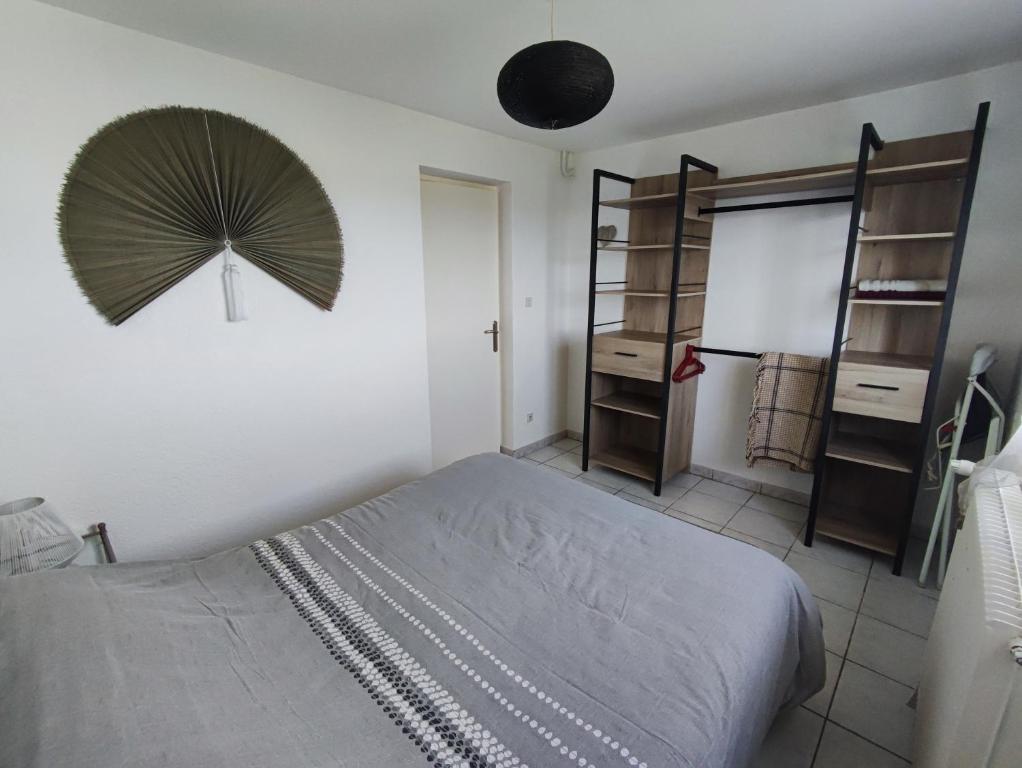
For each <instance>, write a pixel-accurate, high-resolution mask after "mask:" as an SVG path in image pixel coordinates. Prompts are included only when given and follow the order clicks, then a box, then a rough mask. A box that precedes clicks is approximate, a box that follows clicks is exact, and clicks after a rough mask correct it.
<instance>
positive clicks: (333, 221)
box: [58, 107, 344, 325]
mask: <svg viewBox="0 0 1022 768" xmlns="http://www.w3.org/2000/svg"><path fill="white" fill-rule="evenodd" d="M58 218H59V223H60V238H61V242H62V244H63V247H64V255H65V258H66V259H67V261H68V263H69V264H70V265H71V269H72V271H73V272H74V276H75V279H76V280H77V281H78V285H79V286H80V287H81V289H82V291H83V292H84V293H85V295H86V296H87V297H88V299H89V301H90V302H91V303H92V304H93V306H95V307H96V309H97V310H99V312H100V313H102V314H103V315H104V316H105V317H106V318H107V319H108V320H109V321H110V322H111V323H112V324H114V325H119V324H120V323H122V322H124V321H125V320H126V319H127V318H129V317H131V316H132V315H133V314H134V313H135V312H137V311H138V310H140V309H141V308H142V307H144V306H145V305H146V304H148V303H149V302H151V301H152V300H153V299H155V298H156V297H157V296H159V295H160V294H161V293H163V292H164V291H166V290H168V289H169V288H171V287H172V286H174V285H175V284H177V283H178V282H179V281H181V280H183V279H184V278H185V277H187V276H188V275H190V274H191V273H192V272H194V271H195V270H197V269H198V268H199V267H201V266H202V265H203V264H205V263H206V262H207V261H209V260H210V259H212V258H214V257H215V256H217V255H218V254H220V253H226V257H227V268H226V271H225V281H227V284H228V294H229V295H228V301H229V304H230V301H231V298H232V297H231V295H230V284H231V279H232V277H234V275H236V268H235V267H233V266H232V264H231V262H230V258H231V253H232V251H233V252H234V253H237V254H238V255H240V256H242V257H244V258H245V259H247V260H248V261H250V262H251V263H253V264H255V265H256V266H257V267H259V268H260V269H262V270H264V271H265V272H267V273H268V274H270V275H272V276H273V277H275V278H277V279H278V280H280V281H281V282H283V283H285V284H286V285H288V286H290V287H291V288H293V289H294V290H295V291H297V292H298V293H299V294H301V295H302V296H304V297H305V298H307V299H308V300H309V301H311V302H313V303H314V304H316V305H317V306H319V307H322V308H323V309H328V310H329V309H332V308H333V305H334V300H335V299H336V297H337V292H338V290H339V289H340V284H341V274H342V267H343V262H344V252H343V246H342V243H341V230H340V226H339V225H338V223H337V216H336V214H335V213H334V210H333V207H332V206H331V205H330V200H329V198H328V197H327V195H326V192H325V191H324V189H323V187H322V185H321V184H320V183H319V181H318V180H317V179H316V177H315V176H314V175H313V173H312V171H311V170H309V168H308V166H306V165H305V163H303V162H302V161H301V159H299V158H298V156H297V155H295V153H294V152H292V151H291V150H290V149H288V148H287V147H286V146H285V145H284V144H282V143H281V142H280V141H278V140H277V139H276V138H275V137H274V136H272V135H270V134H269V133H267V132H266V131H264V130H263V129H261V128H259V127H257V126H255V125H252V124H251V123H248V122H246V121H245V120H242V119H241V118H238V117H235V116H233V115H228V114H225V113H223V112H216V111H214V110H205V109H193V108H187V107H165V108H161V109H151V110H145V111H142V112H135V113H133V114H130V115H127V116H125V117H122V118H120V119H119V120H115V121H114V122H112V123H110V124H108V125H106V126H104V127H103V128H102V129H100V131H99V132H98V133H96V134H95V135H94V136H93V137H92V138H90V139H89V140H88V141H87V142H86V143H85V145H84V146H83V147H82V148H81V150H80V151H79V153H78V155H77V157H76V158H75V160H74V162H73V163H72V165H71V169H70V170H69V171H68V173H67V178H66V180H65V182H64V188H63V191H62V193H61V201H60V211H59V214H58ZM231 319H235V318H234V317H232V318H231ZM238 319H240V318H238Z"/></svg>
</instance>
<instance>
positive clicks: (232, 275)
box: [224, 240, 248, 323]
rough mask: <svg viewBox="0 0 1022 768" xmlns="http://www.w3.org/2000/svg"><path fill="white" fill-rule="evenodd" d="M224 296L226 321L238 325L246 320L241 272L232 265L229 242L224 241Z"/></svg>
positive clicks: (232, 255)
mask: <svg viewBox="0 0 1022 768" xmlns="http://www.w3.org/2000/svg"><path fill="white" fill-rule="evenodd" d="M224 296H225V297H226V299H227V319H228V320H229V321H230V322H232V323H239V322H241V321H242V320H247V319H248V313H247V312H246V311H245V291H244V290H243V289H242V286H241V271H240V270H239V269H238V265H237V264H235V263H234V251H232V250H231V241H230V240H225V241H224Z"/></svg>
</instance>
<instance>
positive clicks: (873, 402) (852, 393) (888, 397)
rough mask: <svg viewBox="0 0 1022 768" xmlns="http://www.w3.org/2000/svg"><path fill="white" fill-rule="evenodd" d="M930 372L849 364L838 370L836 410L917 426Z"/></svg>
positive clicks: (855, 363)
mask: <svg viewBox="0 0 1022 768" xmlns="http://www.w3.org/2000/svg"><path fill="white" fill-rule="evenodd" d="M929 377H930V371H929V369H928V368H924V367H900V366H894V365H875V364H869V363H862V362H855V361H846V360H845V359H844V357H842V359H841V361H840V362H839V363H838V367H837V383H836V384H835V387H834V410H835V411H842V412H844V413H857V414H859V415H861V416H873V417H875V418H878V419H891V420H893V421H908V422H913V423H918V422H919V421H920V420H921V419H922V417H923V399H924V398H925V397H926V383H927V381H928V380H929Z"/></svg>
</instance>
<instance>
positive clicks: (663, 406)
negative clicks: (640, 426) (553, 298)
mask: <svg viewBox="0 0 1022 768" xmlns="http://www.w3.org/2000/svg"><path fill="white" fill-rule="evenodd" d="M690 168H696V169H699V170H702V171H706V172H708V173H713V174H715V173H717V167H716V166H715V165H711V164H710V163H707V162H706V161H704V160H700V159H699V158H697V157H694V156H692V155H682V156H681V159H680V162H679V168H678V196H677V200H676V201H675V204H674V246H673V256H674V258H673V261H672V265H671V288H670V294H669V296H668V297H667V298H668V307H667V331H666V333H665V334H664V361H663V379H662V381H661V383H660V414H659V415H660V425H659V432H658V436H657V451H656V455H657V457H656V471H655V478H654V480H653V493H654V495H656V496H659V495H660V492H661V489H662V488H663V483H664V480H665V478H664V454H665V449H666V446H667V428H668V424H667V412H668V408H669V406H670V396H671V373H672V365H673V362H674V357H673V355H674V336H675V328H674V326H675V321H676V319H677V314H678V281H679V279H680V278H681V259H682V256H683V254H684V247H683V241H684V239H685V237H686V235H685V199H686V197H687V195H688V172H689V169H690ZM604 179H609V180H612V181H618V182H622V183H625V184H628V185H633V184H635V181H636V180H635V179H633V178H632V177H630V176H623V175H621V174H618V173H612V172H610V171H604V170H601V169H599V168H597V169H594V170H593V198H592V226H591V229H590V236H589V321H588V323H587V324H586V387H585V414H584V416H583V434H582V471H583V472H586V471H588V470H589V428H590V420H591V410H592V391H593V330H594V329H595V328H596V327H597V326H596V325H594V320H595V317H596V285H597V281H596V269H597V261H598V259H599V250H600V249H599V242H600V241H599V238H598V236H597V230H598V228H599V224H600V205H601V194H600V190H601V182H602V181H603V180H604ZM618 322H624V321H614V322H610V323H600V325H601V326H603V325H616V324H617V323H618Z"/></svg>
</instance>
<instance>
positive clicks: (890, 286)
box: [859, 280, 947, 293]
mask: <svg viewBox="0 0 1022 768" xmlns="http://www.w3.org/2000/svg"><path fill="white" fill-rule="evenodd" d="M859 290H860V291H868V292H870V293H872V292H874V291H898V292H906V293H919V292H925V293H935V292H939V291H947V280H860V281H859Z"/></svg>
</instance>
